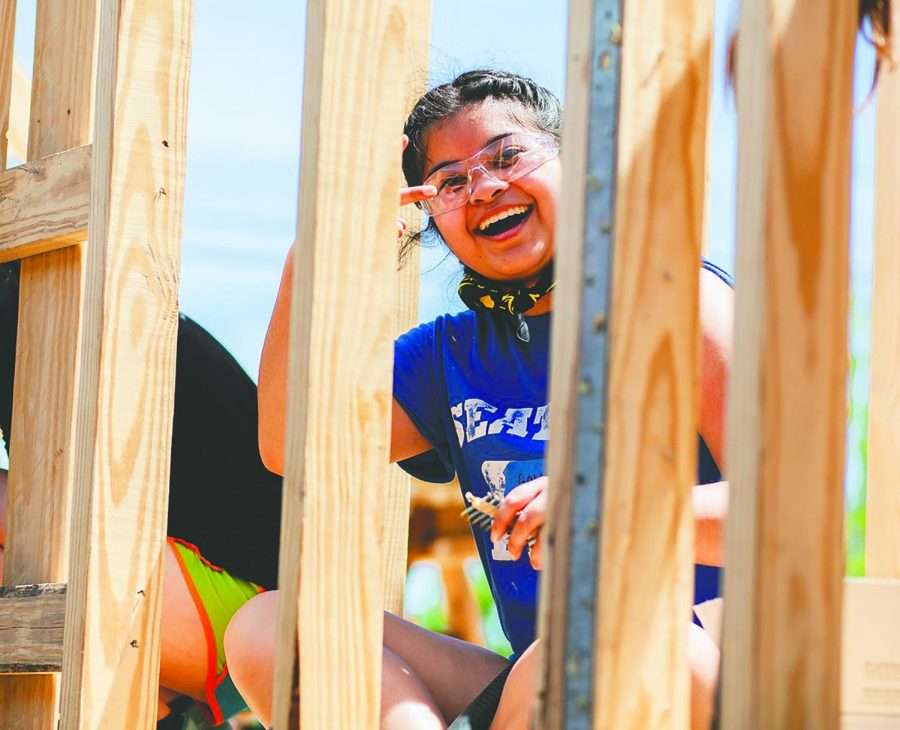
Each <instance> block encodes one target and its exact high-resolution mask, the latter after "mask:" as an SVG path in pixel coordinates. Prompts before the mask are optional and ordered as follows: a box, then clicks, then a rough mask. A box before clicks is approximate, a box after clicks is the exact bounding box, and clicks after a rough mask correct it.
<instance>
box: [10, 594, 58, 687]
mask: <svg viewBox="0 0 900 730" xmlns="http://www.w3.org/2000/svg"><path fill="white" fill-rule="evenodd" d="M65 617H66V584H65V583H39V584H37V585H24V586H10V587H2V586H0V674H44V673H47V672H58V671H60V670H61V668H62V648H63V623H64V622H65Z"/></svg>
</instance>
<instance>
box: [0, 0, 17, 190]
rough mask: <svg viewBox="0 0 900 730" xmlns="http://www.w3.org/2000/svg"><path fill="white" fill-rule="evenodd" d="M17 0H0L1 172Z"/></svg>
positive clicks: (9, 103) (5, 148)
mask: <svg viewBox="0 0 900 730" xmlns="http://www.w3.org/2000/svg"><path fill="white" fill-rule="evenodd" d="M15 32H16V0H0V173H2V172H3V171H4V170H5V169H6V154H7V133H8V132H9V118H10V107H11V106H12V80H13V64H14V63H15V60H14V58H13V40H14V38H15Z"/></svg>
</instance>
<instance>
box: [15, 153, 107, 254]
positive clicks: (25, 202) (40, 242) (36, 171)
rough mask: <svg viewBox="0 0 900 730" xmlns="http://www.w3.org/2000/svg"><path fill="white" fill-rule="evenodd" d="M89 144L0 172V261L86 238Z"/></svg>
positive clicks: (89, 176) (89, 170)
mask: <svg viewBox="0 0 900 730" xmlns="http://www.w3.org/2000/svg"><path fill="white" fill-rule="evenodd" d="M90 192H91V145H84V146H83V147H76V148H74V149H71V150H66V151H65V152H60V153H59V154H56V155H50V156H49V157H42V158H41V159H38V160H34V161H32V162H26V163H25V164H24V165H19V166H18V167H14V168H12V169H10V170H6V171H5V172H3V173H0V263H3V262H5V261H13V260H15V259H22V258H26V257H28V256H34V255H36V254H40V253H45V252H47V251H52V250H53V249H57V248H63V247H65V246H72V245H74V244H78V243H83V242H84V241H85V240H87V225H88V210H89V207H90Z"/></svg>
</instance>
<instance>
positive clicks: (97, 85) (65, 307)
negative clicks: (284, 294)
mask: <svg viewBox="0 0 900 730" xmlns="http://www.w3.org/2000/svg"><path fill="white" fill-rule="evenodd" d="M14 10H15V2H14V0H3V2H2V3H0V21H2V23H0V34H2V37H3V40H4V43H3V53H2V62H0V78H2V81H0V90H2V91H3V94H2V95H0V121H2V122H3V123H4V130H3V131H4V134H5V131H6V129H5V123H6V120H7V119H8V109H9V84H8V79H9V74H10V73H11V67H12V63H11V61H12V44H11V43H10V42H9V40H10V39H11V37H12V26H13V18H14ZM192 11H193V5H192V2H191V0H158V1H157V0H154V2H137V1H136V0H66V2H60V1H59V0H41V2H39V3H38V15H37V30H36V38H35V63H34V76H33V79H34V81H33V84H32V96H31V115H30V119H31V121H30V129H29V135H28V152H27V157H28V162H27V163H26V164H25V165H23V166H21V167H20V168H16V169H13V170H8V171H2V172H0V190H2V192H3V194H2V196H0V221H2V223H0V235H2V239H0V261H10V260H14V259H23V260H22V262H21V277H20V307H19V337H18V349H17V354H16V357H17V363H16V372H17V377H16V381H15V405H14V412H13V423H14V429H13V434H12V442H11V444H10V468H11V471H10V477H9V492H8V520H9V529H8V537H7V543H6V546H5V578H6V581H7V583H8V584H11V585H18V584H43V583H59V582H62V583H65V586H63V587H57V588H53V587H49V588H47V589H42V588H40V587H37V588H35V589H33V590H31V591H28V590H25V591H22V590H19V591H15V590H14V591H9V590H6V589H4V590H3V591H2V598H0V616H2V618H0V626H2V629H3V630H4V631H5V632H8V631H9V630H10V626H9V623H10V622H9V618H10V612H15V613H14V615H16V616H18V617H21V615H22V613H23V612H24V611H26V610H27V611H28V612H31V613H34V614H35V615H36V617H37V619H39V623H40V624H42V625H46V624H47V621H50V620H52V617H53V615H54V614H56V615H58V612H59V610H60V607H59V604H60V601H61V600H63V601H64V607H65V609H64V610H65V621H64V626H60V625H59V621H58V619H56V623H55V624H54V625H55V626H56V627H57V630H56V633H55V636H54V637H53V641H52V646H44V643H46V640H47V638H48V636H50V635H49V634H47V633H46V632H45V633H43V634H39V635H37V636H35V634H34V632H32V633H28V632H21V633H19V634H18V635H17V636H16V637H15V638H14V639H13V643H14V644H15V645H16V646H17V648H18V650H19V653H18V655H17V659H16V660H15V661H10V660H9V659H8V657H6V656H4V657H3V658H2V659H0V664H2V665H4V666H5V668H6V670H7V671H9V670H10V669H12V670H14V671H16V672H17V674H13V675H6V676H3V677H0V726H3V727H12V726H15V727H17V728H34V729H35V730H37V729H45V728H50V727H55V726H56V717H57V707H59V722H60V724H59V726H60V727H61V728H99V727H129V728H150V727H154V726H155V722H156V711H157V696H156V690H157V685H158V678H157V677H158V667H159V630H158V626H159V614H160V606H161V596H160V592H161V590H160V589H161V568H162V556H163V547H164V540H165V525H166V511H167V509H166V508H167V492H168V475H169V464H168V459H169V456H168V455H169V445H170V440H171V424H172V399H173V394H174V366H175V339H176V327H177V320H178V317H177V289H178V270H179V255H180V235H181V211H182V200H183V180H184V162H185V137H186V130H187V124H186V109H187V84H188V68H189V57H190V30H191V21H192V17H193V12H192ZM3 162H4V165H3V167H4V168H5V155H3ZM36 394H40V396H39V397H37V396H36ZM136 434H140V438H136V437H135V436H136ZM14 601H17V602H18V603H16V604H15V605H14V604H13V602H14ZM23 602H24V603H23ZM4 620H5V621H4ZM7 635H8V633H7ZM36 639H43V640H44V641H43V642H41V641H38V642H37V644H38V645H37V646H34V644H35V642H36ZM60 669H62V674H61V676H60V675H58V674H47V673H46V672H48V671H54V670H56V671H58V670H60ZM34 672H43V673H40V674H35V673H34Z"/></svg>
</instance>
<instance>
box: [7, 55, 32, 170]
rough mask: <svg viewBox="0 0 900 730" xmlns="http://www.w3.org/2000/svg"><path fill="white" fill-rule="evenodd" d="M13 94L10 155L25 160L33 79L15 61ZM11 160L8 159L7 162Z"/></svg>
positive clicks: (8, 151)
mask: <svg viewBox="0 0 900 730" xmlns="http://www.w3.org/2000/svg"><path fill="white" fill-rule="evenodd" d="M12 71H13V74H12V94H11V95H10V100H9V132H8V133H7V138H8V142H9V146H8V148H7V153H8V155H15V156H16V157H18V158H19V159H20V160H24V159H25V156H26V155H25V151H26V150H27V149H28V119H29V108H30V106H31V79H30V78H29V77H28V76H26V75H25V72H24V71H23V70H22V67H21V66H19V64H18V63H16V62H15V59H14V60H13V69H12ZM8 161H9V158H7V162H8Z"/></svg>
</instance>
